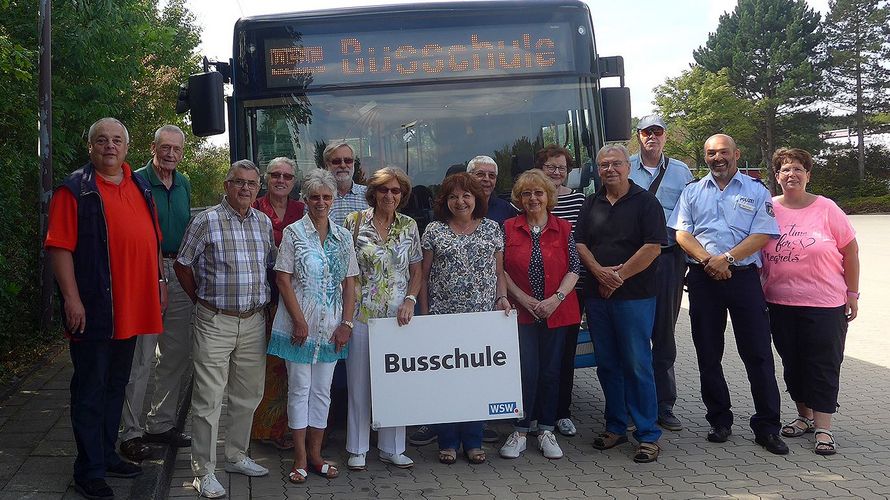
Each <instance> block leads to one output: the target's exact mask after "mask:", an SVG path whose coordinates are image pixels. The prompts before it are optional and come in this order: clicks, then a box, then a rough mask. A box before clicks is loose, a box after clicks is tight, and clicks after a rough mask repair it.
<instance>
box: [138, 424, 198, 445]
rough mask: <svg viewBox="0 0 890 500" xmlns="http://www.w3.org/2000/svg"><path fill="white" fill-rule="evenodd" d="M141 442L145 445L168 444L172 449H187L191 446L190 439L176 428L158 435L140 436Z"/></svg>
mask: <svg viewBox="0 0 890 500" xmlns="http://www.w3.org/2000/svg"><path fill="white" fill-rule="evenodd" d="M142 440H143V441H144V442H146V443H157V444H169V445H170V446H172V447H174V448H188V447H189V446H191V445H192V437H191V436H189V435H188V434H184V433H182V432H180V431H179V429H177V428H176V427H171V428H170V429H168V430H166V431H164V432H161V433H158V434H152V433H150V432H146V433H145V434H143V435H142Z"/></svg>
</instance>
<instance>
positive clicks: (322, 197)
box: [307, 194, 334, 201]
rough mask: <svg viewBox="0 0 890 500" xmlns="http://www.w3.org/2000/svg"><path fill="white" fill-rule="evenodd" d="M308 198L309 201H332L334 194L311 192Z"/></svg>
mask: <svg viewBox="0 0 890 500" xmlns="http://www.w3.org/2000/svg"><path fill="white" fill-rule="evenodd" d="M307 199H308V200H309V201H322V200H324V201H331V200H333V199H334V197H333V196H332V195H329V194H310V195H309V196H308V197H307Z"/></svg>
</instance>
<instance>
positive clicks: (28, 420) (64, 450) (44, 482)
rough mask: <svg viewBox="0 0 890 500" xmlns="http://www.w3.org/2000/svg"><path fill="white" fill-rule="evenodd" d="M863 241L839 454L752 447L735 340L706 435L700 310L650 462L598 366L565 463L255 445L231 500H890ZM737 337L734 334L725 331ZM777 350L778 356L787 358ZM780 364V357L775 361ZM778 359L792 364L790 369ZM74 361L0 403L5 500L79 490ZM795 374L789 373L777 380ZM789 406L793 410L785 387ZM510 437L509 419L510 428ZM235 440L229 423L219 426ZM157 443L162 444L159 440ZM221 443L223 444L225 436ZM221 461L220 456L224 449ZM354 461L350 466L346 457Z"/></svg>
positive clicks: (868, 221)
mask: <svg viewBox="0 0 890 500" xmlns="http://www.w3.org/2000/svg"><path fill="white" fill-rule="evenodd" d="M853 220H854V224H855V226H856V228H857V230H858V231H859V235H860V236H859V240H860V243H861V245H862V247H863V259H862V260H863V270H864V273H863V283H862V294H863V298H862V312H861V315H860V318H859V319H857V320H856V321H855V322H854V323H853V325H852V326H851V329H850V333H849V336H848V348H847V352H846V354H847V356H846V359H845V362H844V367H843V370H842V381H841V408H840V410H839V412H838V414H837V415H836V417H835V420H834V424H835V425H834V426H835V438H836V439H837V441H838V444H839V453H838V455H836V456H834V457H819V456H817V455H815V454H814V453H813V452H812V434H809V435H807V437H805V438H798V439H789V440H787V442H788V444H789V446H790V447H791V454H790V455H787V456H784V457H782V456H775V455H771V454H769V453H767V452H766V451H764V450H763V449H761V448H760V447H759V446H757V445H756V444H754V442H753V435H752V433H751V431H750V429H749V428H748V427H747V425H746V422H747V418H748V416H749V414H750V411H751V408H752V403H751V398H750V393H749V392H748V385H747V381H746V377H745V374H744V370H743V367H742V364H741V362H740V361H739V358H738V355H737V353H736V350H735V346H734V344H733V343H732V342H731V341H728V343H727V352H726V355H725V358H724V368H725V370H726V374H727V379H728V380H729V383H730V390H731V391H732V395H733V401H734V403H735V411H736V421H737V423H736V426H735V427H734V429H733V430H734V432H735V434H733V436H732V437H731V438H730V441H729V442H728V443H725V444H713V443H708V442H706V441H705V439H704V437H705V434H706V433H707V429H708V426H707V423H706V422H705V420H704V407H703V405H702V403H701V401H700V399H699V394H698V370H697V368H696V363H695V356H694V350H693V348H692V342H691V339H690V335H689V318H688V315H687V314H686V313H685V311H684V312H681V317H680V322H679V324H678V328H677V332H678V333H677V337H678V338H677V342H678V351H679V356H678V360H677V365H676V370H677V380H678V385H679V400H678V402H677V409H676V410H677V414H678V416H680V418H682V419H683V421H684V422H685V424H686V428H685V429H684V430H683V431H680V432H665V435H664V437H663V438H662V441H661V445H662V448H663V451H662V455H661V457H660V458H659V459H658V462H656V463H653V464H635V463H633V461H632V455H633V449H634V448H633V446H631V445H623V446H619V447H617V448H615V449H612V450H608V451H597V450H594V449H593V447H592V446H591V441H592V439H593V436H595V435H596V433H597V432H599V431H600V430H601V429H602V427H603V417H602V407H603V397H602V391H601V389H600V387H599V383H598V381H597V379H596V375H595V371H594V370H592V369H587V370H579V371H578V372H577V379H576V389H575V405H574V412H575V418H576V424H577V425H578V430H579V433H578V436H576V437H574V438H562V437H560V438H559V442H560V444H561V446H562V448H563V450H564V451H565V453H566V456H565V458H563V459H562V460H557V461H549V460H546V459H544V458H543V457H542V456H541V455H540V454H539V453H538V452H537V451H535V450H534V449H530V450H529V451H527V452H526V454H525V456H523V457H522V458H519V459H516V460H503V459H501V458H499V457H497V448H495V447H488V448H487V450H488V452H489V457H490V460H489V462H488V463H486V464H484V465H479V466H471V465H469V464H467V463H466V461H458V463H457V464H455V465H452V466H444V465H441V464H439V463H438V461H437V460H436V447H435V445H429V446H425V447H420V448H416V447H409V450H408V454H409V455H410V456H411V457H412V458H414V459H415V461H416V462H417V465H416V466H415V467H414V469H411V470H407V471H406V470H399V469H396V468H393V467H389V466H385V465H383V464H382V463H380V462H379V461H378V460H376V457H374V455H373V454H371V455H370V456H369V460H368V465H369V470H368V471H366V472H359V473H352V472H349V471H345V470H343V472H342V476H341V477H340V478H338V479H335V480H331V481H328V480H325V479H322V478H319V477H317V476H310V478H309V481H308V482H307V484H306V485H304V486H294V485H290V484H288V483H287V482H286V480H284V476H285V473H286V472H287V471H288V470H289V469H290V466H291V458H290V456H289V454H282V453H278V452H277V451H275V450H274V449H271V448H270V447H268V446H265V445H262V444H259V443H254V446H253V450H252V455H253V456H254V458H255V459H257V461H259V462H260V463H262V464H264V465H265V466H267V467H269V469H270V470H271V471H272V472H271V474H270V475H269V476H268V477H264V478H256V479H248V478H245V477H243V476H236V475H228V474H226V473H225V472H222V471H220V472H219V477H220V479H221V480H222V482H223V484H224V485H225V486H226V488H227V490H228V491H229V497H230V498H233V499H247V498H251V499H263V498H310V499H313V500H314V499H327V498H344V499H347V498H349V499H351V498H366V497H380V498H412V499H413V498H433V497H437V498H444V497H462V498H464V497H469V498H486V499H488V498H498V499H500V498H521V499H546V498H584V497H597V498H599V497H602V498H621V499H624V498H636V497H642V498H740V499H750V498H827V497H833V498H888V497H890V449H888V446H887V444H888V443H890V412H887V411H885V409H884V408H883V407H884V406H886V401H887V399H888V389H890V342H888V337H887V335H886V333H885V332H886V325H888V324H890V309H888V308H886V306H885V304H886V303H887V302H888V300H890V283H888V279H890V278H888V277H890V265H888V264H887V262H888V256H890V255H888V254H890V250H888V248H887V247H886V246H885V243H886V241H887V235H888V234H890V216H862V217H854V218H853ZM727 339H731V334H729V333H728V334H727ZM777 359H778V358H777ZM777 364H778V362H777ZM780 369H781V367H780ZM70 370H71V368H70V362H69V361H68V357H67V352H66V351H64V350H63V351H61V353H60V354H59V355H58V356H56V357H55V358H54V359H52V360H50V361H49V362H48V363H46V366H45V368H42V369H40V370H39V371H37V372H35V373H34V374H33V375H31V376H30V377H28V379H26V381H25V382H24V384H23V385H22V386H21V387H20V388H19V389H18V390H17V391H16V392H15V393H14V394H12V395H11V396H10V397H9V398H7V400H5V401H3V402H0V500H2V499H6V498H10V499H12V498H15V499H19V498H40V499H43V498H46V499H59V498H77V495H76V494H75V493H74V492H73V489H72V488H71V487H70V478H71V464H72V456H73V450H74V445H73V439H72V437H71V429H70V422H69V420H68V411H67V408H68V390H67V386H68V381H69V379H70ZM783 386H784V384H783V383H782V382H780V387H783ZM783 414H784V415H785V416H786V417H788V416H792V415H793V414H794V409H793V405H792V403H791V401H790V400H789V399H788V397H787V395H786V394H783ZM499 430H501V431H502V433H503V434H506V433H507V432H508V430H509V429H508V426H506V425H503V426H500V429H499ZM220 434H221V435H220V439H224V429H223V430H222V431H221V433H220ZM343 441H344V432H342V431H340V432H336V433H334V434H333V436H332V438H331V442H330V443H329V446H328V447H327V450H326V457H327V458H329V459H332V460H334V461H337V462H339V463H341V464H344V463H345V461H346V456H345V452H344V451H343V448H344V446H343ZM159 451H160V450H159ZM219 451H220V452H221V451H222V447H221V446H220V450H219ZM188 458H189V456H188V450H184V451H182V452H180V453H179V454H178V455H176V456H175V461H169V462H168V463H167V465H168V466H170V467H171V469H172V479H171V480H170V483H169V485H166V484H162V485H161V486H162V489H163V491H162V492H159V495H158V496H162V494H163V493H166V494H168V495H169V497H171V498H179V497H193V496H194V495H195V491H194V490H193V489H192V488H191V487H190V486H187V485H188V484H190V483H191V479H192V477H191V472H190V470H189V465H188ZM220 461H222V458H221V457H220ZM162 462H163V460H160V459H158V460H155V461H149V462H148V464H147V465H148V469H149V474H147V475H146V476H145V477H143V478H141V479H139V480H136V481H133V480H121V479H112V480H110V481H109V482H110V484H111V485H112V487H113V488H115V491H117V492H118V494H119V497H126V495H125V492H128V493H129V495H130V496H129V497H130V498H148V497H150V496H151V492H152V491H153V489H154V487H155V485H154V484H153V483H152V480H153V479H156V478H158V477H161V476H159V475H158V472H159V470H160V467H161V466H162V465H163V463H162ZM343 469H345V467H344V468H343Z"/></svg>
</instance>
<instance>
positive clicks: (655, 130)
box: [640, 127, 664, 137]
mask: <svg viewBox="0 0 890 500" xmlns="http://www.w3.org/2000/svg"><path fill="white" fill-rule="evenodd" d="M640 135H642V136H643V137H649V136H650V135H654V136H655V137H661V136H663V135H664V129H663V128H661V127H649V128H644V129H643V130H640Z"/></svg>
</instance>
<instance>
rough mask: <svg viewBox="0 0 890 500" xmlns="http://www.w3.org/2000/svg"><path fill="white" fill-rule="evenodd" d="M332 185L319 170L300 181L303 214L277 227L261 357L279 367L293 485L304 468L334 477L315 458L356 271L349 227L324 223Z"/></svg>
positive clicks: (343, 346) (345, 336)
mask: <svg viewBox="0 0 890 500" xmlns="http://www.w3.org/2000/svg"><path fill="white" fill-rule="evenodd" d="M336 192H337V183H336V181H335V180H334V176H333V175H331V173H330V172H328V171H327V170H321V169H319V170H315V171H313V172H312V173H310V174H309V175H308V176H307V177H306V179H305V181H304V182H303V189H302V193H301V194H302V196H303V199H304V200H306V205H307V209H308V213H307V214H306V216H305V217H303V218H302V219H300V220H298V221H297V222H294V223H293V224H291V225H290V226H287V228H285V229H284V236H283V237H282V240H281V246H280V247H279V249H278V261H277V262H276V263H275V271H276V273H277V276H276V280H277V282H278V290H279V292H280V294H281V298H280V302H279V306H278V311H277V312H276V313H275V320H274V322H273V323H272V338H271V339H270V340H269V351H268V352H269V354H271V355H273V356H278V357H280V358H282V359H284V360H285V363H286V365H287V377H288V380H287V386H288V397H287V418H288V427H290V428H291V429H292V430H293V434H294V466H293V469H291V472H290V474H288V479H290V481H291V482H293V483H303V482H305V481H306V471H307V469H308V470H309V471H310V472H313V473H315V474H318V475H321V476H324V477H326V478H334V477H337V476H338V475H339V472H338V471H337V469H336V467H334V466H333V465H330V464H328V463H326V462H325V461H324V459H323V458H322V456H321V441H322V436H323V435H324V430H325V428H326V427H327V422H328V409H329V407H330V401H331V380H332V379H333V376H334V367H335V366H336V364H337V360H339V359H345V358H346V353H347V343H348V342H349V336H350V334H351V332H352V326H353V325H352V321H351V319H352V317H353V313H354V311H355V296H354V294H355V289H354V285H353V280H354V276H356V275H357V274H358V264H357V262H356V259H355V249H354V248H353V245H352V237H351V235H350V234H349V231H347V230H346V229H344V228H343V227H341V226H338V225H336V224H334V223H333V222H331V220H330V212H331V205H332V204H333V202H334V193H336Z"/></svg>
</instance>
